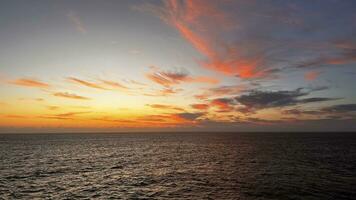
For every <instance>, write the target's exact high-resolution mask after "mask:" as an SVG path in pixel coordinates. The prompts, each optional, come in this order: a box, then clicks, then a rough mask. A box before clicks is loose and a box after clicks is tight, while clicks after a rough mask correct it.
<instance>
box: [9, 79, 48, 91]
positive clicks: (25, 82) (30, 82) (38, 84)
mask: <svg viewBox="0 0 356 200" xmlns="http://www.w3.org/2000/svg"><path fill="white" fill-rule="evenodd" d="M9 83H10V84H14V85H18V86H25V87H35V88H41V89H46V88H49V87H50V85H49V84H48V83H45V82H42V81H39V80H37V79H33V78H21V79H16V80H13V81H9Z"/></svg>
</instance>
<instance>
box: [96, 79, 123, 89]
mask: <svg viewBox="0 0 356 200" xmlns="http://www.w3.org/2000/svg"><path fill="white" fill-rule="evenodd" d="M100 81H101V82H102V83H103V84H105V85H107V86H109V87H111V88H115V89H124V90H127V89H129V88H128V87H126V86H124V85H123V84H121V83H119V82H115V81H109V80H103V79H101V80H100Z"/></svg>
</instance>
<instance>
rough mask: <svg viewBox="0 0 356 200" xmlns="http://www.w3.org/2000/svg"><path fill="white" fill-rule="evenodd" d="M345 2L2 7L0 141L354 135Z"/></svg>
mask: <svg viewBox="0 0 356 200" xmlns="http://www.w3.org/2000/svg"><path fill="white" fill-rule="evenodd" d="M355 10H356V1H354V0H313V1H310V0H304V1H303V0H300V1H296V0H294V1H292V0H221V1H216V0H190V1H189V0H186V1H184V0H163V1H158V0H156V1H148V0H147V1H139V0H126V1H125V0H120V1H116V0H105V1H102V0H61V1H47V0H46V1H45V0H36V1H28V0H7V1H6V0H0V27H1V28H0V132H2V133H12V132H15V133H17V132H35V133H36V132H89V131H90V132H116V131H117V132H120V131H125V132H126V131H202V132H204V131H241V132H243V131H356V123H355V122H356V81H355V78H356V37H355V36H356V13H355V12H354V11H355Z"/></svg>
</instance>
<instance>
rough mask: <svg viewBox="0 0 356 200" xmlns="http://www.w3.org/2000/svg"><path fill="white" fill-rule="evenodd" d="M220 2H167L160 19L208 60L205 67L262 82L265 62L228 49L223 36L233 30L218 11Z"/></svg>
mask: <svg viewBox="0 0 356 200" xmlns="http://www.w3.org/2000/svg"><path fill="white" fill-rule="evenodd" d="M218 7H219V6H218V3H217V2H216V1H210V0H204V1H203V0H195V1H179V0H170V1H165V7H164V8H163V10H164V11H163V12H161V13H159V15H160V17H161V18H162V19H163V20H164V21H166V22H167V23H169V24H170V25H172V26H173V27H175V28H176V29H177V30H178V31H179V32H180V34H181V35H182V37H183V38H185V39H186V40H187V41H188V42H189V43H191V44H192V45H193V46H194V47H195V49H197V51H199V52H200V53H201V54H202V55H204V56H206V58H207V60H206V61H203V62H201V64H202V66H204V67H207V68H209V69H212V70H215V71H218V72H222V73H224V74H227V75H238V76H239V77H241V78H259V77H262V76H265V75H266V73H265V72H263V71H261V70H259V65H261V62H262V61H263V60H261V58H258V57H255V58H244V57H243V56H242V55H241V54H240V53H239V52H238V50H237V49H236V48H235V47H232V46H231V45H228V44H227V43H228V42H227V41H224V40H223V39H222V38H223V37H218V35H219V34H221V33H223V32H224V31H225V30H227V29H229V28H231V26H230V25H231V24H233V23H232V22H231V21H230V18H229V17H228V15H227V14H226V13H224V12H223V11H222V10H220V9H219V8H218Z"/></svg>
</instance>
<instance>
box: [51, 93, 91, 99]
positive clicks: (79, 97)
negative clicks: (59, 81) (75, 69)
mask: <svg viewBox="0 0 356 200" xmlns="http://www.w3.org/2000/svg"><path fill="white" fill-rule="evenodd" d="M53 96H56V97H63V98H69V99H76V100H90V98H88V97H84V96H79V95H76V94H73V93H68V92H56V93H53Z"/></svg>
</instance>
